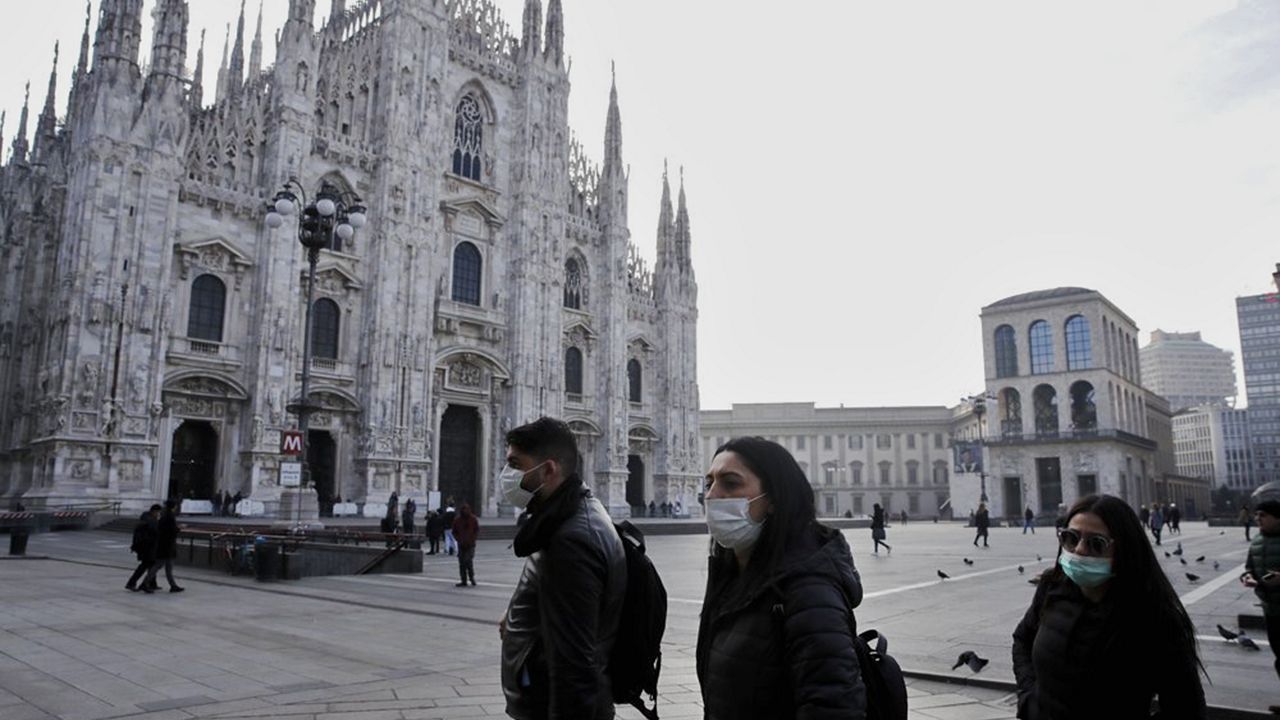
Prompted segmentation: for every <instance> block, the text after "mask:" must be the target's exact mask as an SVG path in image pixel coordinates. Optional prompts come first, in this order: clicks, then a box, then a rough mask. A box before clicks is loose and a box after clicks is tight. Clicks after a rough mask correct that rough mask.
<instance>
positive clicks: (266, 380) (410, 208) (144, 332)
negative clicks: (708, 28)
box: [0, 0, 701, 514]
mask: <svg viewBox="0 0 1280 720" xmlns="http://www.w3.org/2000/svg"><path fill="white" fill-rule="evenodd" d="M147 4H148V5H150V6H151V7H150V11H151V15H152V18H153V20H154V34H153V36H152V38H151V43H150V57H149V61H147V62H145V63H144V61H143V58H142V57H141V54H142V51H143V48H142V47H141V46H142V42H141V38H140V36H141V27H142V25H141V22H142V13H143V12H144V7H143V5H144V3H143V2H142V0H102V2H101V3H100V13H99V16H98V18H97V22H96V27H91V23H90V22H89V19H88V18H86V21H85V32H84V37H83V40H82V44H81V48H80V54H79V58H78V64H77V66H76V70H75V73H74V78H73V82H72V86H71V88H70V96H69V102H68V111H67V113H66V116H65V118H62V119H60V118H58V117H57V116H56V113H55V109H54V107H55V99H56V97H57V92H58V90H57V88H56V87H55V77H56V75H54V74H51V76H50V81H49V88H48V92H47V97H46V99H45V104H44V107H43V109H42V110H41V111H40V113H39V116H38V119H37V120H36V122H35V132H34V135H33V136H32V137H31V139H30V140H29V139H28V123H27V121H28V110H27V108H25V107H24V108H23V111H22V116H21V119H20V121H19V128H18V133H17V135H16V137H15V139H14V140H13V144H12V153H11V156H10V158H9V160H8V162H7V163H6V164H5V165H4V166H3V168H2V169H0V198H2V200H0V227H2V229H3V238H2V240H3V243H2V249H0V267H2V268H3V270H2V271H0V496H2V497H4V498H6V499H12V498H21V499H22V500H23V502H25V503H26V504H27V505H28V506H30V507H37V506H40V505H42V504H54V503H62V502H67V501H83V500H86V499H89V500H121V501H123V502H124V503H125V505H126V507H137V506H141V505H145V504H148V503H150V502H153V501H154V500H155V499H157V498H163V497H181V498H188V497H190V498H205V497H209V496H210V495H212V494H213V493H214V492H216V491H220V490H226V491H228V492H231V493H235V492H240V493H243V494H244V495H246V496H249V497H252V498H255V499H258V500H260V501H262V502H263V503H264V505H265V506H266V508H267V512H268V513H272V512H275V511H276V510H277V509H278V505H279V498H280V495H281V489H280V487H279V463H280V459H281V456H280V454H279V450H280V440H281V433H282V432H283V431H285V430H287V429H290V428H293V427H296V418H295V417H294V416H293V415H291V414H290V412H289V410H288V408H289V407H290V406H291V405H292V404H294V403H297V402H299V401H300V400H301V399H302V398H300V397H299V393H300V383H299V381H300V377H301V370H302V357H303V352H302V349H303V348H302V343H303V334H304V333H303V331H304V327H303V325H304V321H303V317H304V311H305V309H306V308H305V307H304V305H305V293H304V288H305V282H306V275H307V272H306V271H307V265H306V261H305V254H304V251H303V249H302V248H301V247H300V245H299V243H298V241H297V235H296V231H297V227H296V225H295V224H294V221H295V219H296V217H297V216H296V215H294V216H293V218H290V221H289V222H286V224H285V225H284V226H283V227H281V228H278V229H275V230H272V229H270V228H268V227H267V226H266V225H265V224H264V222H263V217H264V213H265V212H266V206H265V202H266V201H267V200H269V199H270V198H271V197H272V196H273V195H274V193H275V191H276V190H277V189H278V188H279V187H280V186H281V184H282V183H284V182H285V181H286V180H288V179H290V178H297V179H298V181H299V182H300V183H301V184H302V186H303V188H304V189H305V191H306V192H307V193H308V194H309V195H311V196H312V197H314V195H313V194H314V193H315V191H316V190H318V189H319V188H320V187H321V186H322V185H324V184H328V185H331V186H333V187H334V188H336V189H337V190H338V191H341V192H343V193H350V194H355V195H359V196H360V197H361V198H363V201H364V203H365V204H366V205H367V206H368V208H369V211H368V218H369V222H368V225H367V226H366V227H364V228H363V229H362V230H360V231H359V232H358V233H357V234H356V236H355V237H354V238H352V239H351V240H350V241H335V242H334V243H333V244H332V245H331V246H330V247H328V248H326V249H324V250H322V251H321V257H320V261H319V265H318V284H317V286H316V292H315V296H316V299H315V302H314V305H313V320H312V326H311V330H312V333H313V336H314V340H313V345H312V347H313V349H314V359H313V361H312V363H311V371H312V375H313V381H312V385H311V392H310V397H309V400H310V402H311V403H312V404H314V405H319V406H321V408H322V410H321V411H320V412H319V413H318V414H316V415H313V417H312V418H311V428H310V432H309V434H308V437H307V441H308V445H309V452H308V458H309V462H310V467H311V472H312V478H313V479H314V481H315V488H316V492H317V493H318V495H319V498H320V501H321V505H322V506H323V505H324V503H325V501H327V500H331V499H332V498H333V497H334V496H336V495H339V494H340V495H341V496H342V498H344V499H348V500H364V501H367V502H371V503H381V502H384V501H385V499H386V498H387V497H388V496H389V495H390V493H391V492H393V491H398V492H399V494H400V496H401V497H406V496H418V497H419V498H420V500H421V498H422V496H424V494H425V493H426V492H428V491H430V490H439V491H440V492H442V493H443V494H445V495H452V496H455V497H456V498H457V500H458V501H459V502H470V503H471V504H472V505H474V506H475V507H477V509H478V510H479V511H481V512H482V513H484V514H495V513H499V512H503V511H504V510H507V508H504V507H503V506H502V503H501V501H500V498H499V496H498V493H497V492H496V488H495V487H494V480H493V478H494V476H495V474H496V472H497V470H498V469H499V467H500V465H501V463H502V462H503V454H504V443H503V440H502V438H503V435H504V433H505V432H506V431H507V430H508V429H510V428H511V427H513V426H514V425H517V424H520V423H522V422H525V421H528V420H530V419H533V418H535V417H537V416H539V415H542V414H549V415H554V416H558V417H562V418H564V419H566V420H567V421H568V422H569V423H570V425H571V426H572V427H573V429H574V430H575V432H576V433H577V434H578V438H579V440H580V442H581V449H582V460H581V466H582V467H581V473H582V475H583V477H584V478H586V479H587V481H588V482H589V483H590V484H591V485H592V486H593V487H594V489H595V490H596V492H597V493H598V495H599V496H600V497H601V498H602V499H603V500H604V502H605V503H606V505H607V506H608V507H609V508H610V510H611V511H612V512H615V513H617V514H625V513H626V512H627V509H628V505H629V504H632V505H635V504H640V503H642V502H647V501H649V500H657V501H658V502H661V501H663V500H665V499H666V498H667V497H669V496H672V495H680V494H685V495H689V494H690V493H693V494H696V492H697V488H698V482H699V480H698V478H699V475H700V471H701V469H700V467H699V465H700V463H699V457H698V445H699V442H698V438H699V433H698V389H697V383H696V365H695V357H696V333H695V329H696V327H695V326H696V322H697V309H696V308H697V285H696V282H695V280H694V273H693V268H692V263H691V257H690V243H691V239H690V225H689V215H688V211H687V207H686V202H685V194H684V188H683V183H681V187H680V189H679V193H678V196H677V197H678V200H677V202H676V203H675V204H674V205H673V202H672V194H671V191H670V189H669V187H668V185H667V178H666V177H665V176H664V177H663V178H662V179H661V181H662V183H663V197H662V202H661V207H660V208H656V209H655V211H656V212H657V213H658V214H659V217H660V222H659V227H658V233H657V234H658V237H657V245H658V247H657V262H656V265H655V266H654V268H653V269H652V270H650V269H648V268H647V267H646V264H645V262H643V261H642V259H641V258H640V256H639V254H638V253H637V251H636V247H635V246H634V245H633V243H632V239H631V233H630V231H629V230H628V227H627V202H628V182H629V179H628V175H627V171H626V166H625V165H624V162H623V155H622V122H621V115H620V112H619V105H618V95H617V89H616V86H615V88H614V89H613V91H612V92H611V94H610V97H609V98H608V104H607V113H608V115H607V127H606V131H605V137H604V142H603V163H602V164H601V165H599V166H597V165H595V164H594V163H593V162H592V161H590V160H589V159H588V158H587V154H586V153H585V152H584V151H583V149H582V147H581V146H580V145H579V144H578V143H577V142H576V141H575V140H574V139H573V137H572V135H571V133H570V129H569V127H568V125H567V109H568V96H569V89H570V84H569V76H568V72H567V69H566V63H565V46H564V29H563V28H564V18H563V12H562V8H561V4H560V1H559V0H550V1H549V3H548V4H547V7H546V14H545V20H544V17H543V7H542V2H541V1H540V0H528V1H527V2H526V3H525V8H524V14H523V27H522V31H521V32H520V34H519V36H516V35H514V34H513V33H511V32H510V31H509V30H508V27H507V26H506V24H505V23H504V22H503V20H502V18H501V16H500V15H499V14H498V12H497V10H496V9H495V8H494V7H493V6H492V5H491V4H490V3H489V2H487V1H486V0H448V1H446V0H365V1H364V2H360V3H357V4H354V5H353V6H352V7H349V8H348V7H347V6H346V3H345V2H344V0H333V2H332V6H331V9H330V12H329V13H328V19H327V21H326V22H325V23H324V25H323V27H322V28H321V29H319V30H317V29H316V28H315V27H314V26H313V17H314V15H315V10H316V8H315V0H289V16H288V20H287V22H286V23H285V25H284V26H283V27H282V28H280V29H279V31H278V32H277V33H276V42H277V45H276V61H275V64H274V65H272V66H270V67H263V66H262V37H263V34H262V22H261V19H259V22H258V27H257V32H256V34H255V35H254V37H253V38H252V40H249V41H248V42H246V40H247V34H246V32H245V18H244V16H243V14H242V15H241V18H240V22H239V25H238V27H237V29H236V31H235V35H234V41H233V42H232V43H230V49H229V50H228V51H224V55H223V59H222V65H221V69H220V70H219V72H218V78H219V80H218V83H217V87H216V88H204V87H202V83H201V77H202V75H203V68H204V62H205V57H204V47H203V36H202V37H201V44H200V48H199V50H198V51H197V52H196V53H195V60H194V66H195V69H194V73H189V72H188V70H187V63H188V60H189V52H188V50H189V43H188V27H187V25H188V8H187V6H188V3H187V0H155V2H151V3H147ZM246 45H247V55H246ZM56 62H57V58H56V55H55V67H56ZM206 99H207V100H209V101H210V102H206ZM604 100H605V99H604V98H601V105H602V108H603V107H604V106H605V102H604ZM653 181H654V182H657V181H658V178H653ZM420 504H421V502H420Z"/></svg>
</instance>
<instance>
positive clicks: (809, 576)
mask: <svg viewBox="0 0 1280 720" xmlns="http://www.w3.org/2000/svg"><path fill="white" fill-rule="evenodd" d="M810 540H811V541H810V542H808V543H806V544H805V547H801V548H794V549H793V550H792V551H791V553H790V554H789V555H788V557H787V561H786V562H784V563H783V567H782V569H781V570H779V571H777V572H776V573H774V574H773V575H772V576H770V577H767V578H764V579H763V580H761V581H757V582H750V577H747V578H745V579H744V578H732V579H728V578H724V577H716V576H715V575H717V574H718V572H717V570H716V568H717V567H721V568H723V567H724V566H723V565H716V564H714V563H713V569H712V574H713V576H712V577H710V578H708V583H707V587H708V597H707V599H706V601H705V602H704V603H703V609H702V621H701V624H700V626H699V629H698V653H697V655H698V657H697V661H698V681H699V682H700V684H701V685H702V699H703V705H704V707H705V716H706V717H707V718H708V719H709V720H748V719H750V718H769V719H770V720H775V719H776V720H785V719H786V718H797V719H802V720H810V719H812V720H817V719H820V718H840V719H841V720H859V719H861V718H864V717H866V705H867V700H866V690H865V688H864V686H863V683H862V677H861V675H860V673H859V671H858V656H857V654H856V652H855V650H854V646H853V631H854V625H853V617H852V613H851V611H850V610H851V608H854V607H856V606H857V605H858V604H859V603H860V602H861V601H862V584H861V582H860V581H859V579H858V571H857V569H855V568H854V565H853V556H852V555H851V554H850V553H849V544H848V543H847V542H845V539H844V536H843V535H841V534H840V532H839V531H836V530H832V529H830V528H826V527H823V526H818V525H815V532H814V534H813V535H812V536H811V538H810ZM729 572H732V570H729ZM712 588H716V589H717V591H716V592H715V593H714V595H715V597H711V595H712V594H713V593H712V590H711V589H712Z"/></svg>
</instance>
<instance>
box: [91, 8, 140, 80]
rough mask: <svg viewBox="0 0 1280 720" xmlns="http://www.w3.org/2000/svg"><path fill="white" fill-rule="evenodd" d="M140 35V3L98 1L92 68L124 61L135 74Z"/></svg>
mask: <svg viewBox="0 0 1280 720" xmlns="http://www.w3.org/2000/svg"><path fill="white" fill-rule="evenodd" d="M141 35H142V0H102V3H101V5H100V6H99V8H98V32H97V36H96V37H95V39H94V43H93V67H94V69H95V70H97V69H99V68H100V67H105V65H106V64H109V63H110V62H124V63H126V64H128V65H132V66H133V69H134V71H135V72H136V71H137V68H138V47H139V43H140V41H141Z"/></svg>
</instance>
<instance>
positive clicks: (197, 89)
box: [187, 28, 204, 110]
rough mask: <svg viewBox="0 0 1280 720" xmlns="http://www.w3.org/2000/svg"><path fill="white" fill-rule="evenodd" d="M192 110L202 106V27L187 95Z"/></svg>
mask: <svg viewBox="0 0 1280 720" xmlns="http://www.w3.org/2000/svg"><path fill="white" fill-rule="evenodd" d="M187 97H188V103H189V104H190V105H191V109H192V110H199V109H200V108H202V107H204V29H203V28H201V30H200V49H199V50H196V69H195V72H194V73H192V75H191V92H190V93H189V94H188V95H187Z"/></svg>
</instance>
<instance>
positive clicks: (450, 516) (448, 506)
mask: <svg viewBox="0 0 1280 720" xmlns="http://www.w3.org/2000/svg"><path fill="white" fill-rule="evenodd" d="M440 514H441V515H442V516H443V519H444V551H445V552H447V553H449V554H450V555H452V554H454V553H456V552H458V540H457V538H455V537H454V536H453V521H454V520H457V519H458V510H457V508H455V507H454V506H453V497H452V496H450V497H449V499H448V500H446V501H445V507H444V509H442V510H441V511H440Z"/></svg>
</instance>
